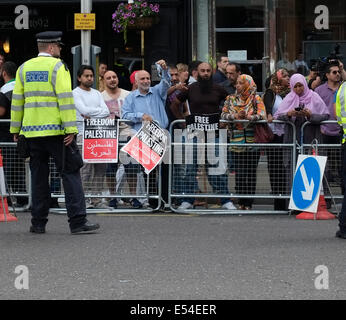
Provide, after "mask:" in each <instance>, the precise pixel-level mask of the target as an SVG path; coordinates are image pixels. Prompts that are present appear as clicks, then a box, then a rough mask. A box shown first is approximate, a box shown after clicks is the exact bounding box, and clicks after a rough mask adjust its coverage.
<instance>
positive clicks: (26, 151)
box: [17, 134, 30, 158]
mask: <svg viewBox="0 0 346 320" xmlns="http://www.w3.org/2000/svg"><path fill="white" fill-rule="evenodd" d="M17 152H18V155H19V156H20V157H21V158H28V157H30V148H29V144H28V141H27V139H26V138H25V136H23V135H22V134H21V135H19V136H18V141H17Z"/></svg>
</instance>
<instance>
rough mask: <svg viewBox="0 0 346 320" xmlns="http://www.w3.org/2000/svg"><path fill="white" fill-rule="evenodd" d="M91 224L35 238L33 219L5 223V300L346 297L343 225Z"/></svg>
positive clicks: (245, 219) (179, 220) (0, 229)
mask: <svg viewBox="0 0 346 320" xmlns="http://www.w3.org/2000/svg"><path fill="white" fill-rule="evenodd" d="M89 220H90V221H92V222H98V223H100V225H101V228H100V230H99V231H98V232H96V233H93V234H83V235H71V234H70V232H69V229H68V224H67V219H66V216H65V215H58V214H51V215H50V217H49V222H48V225H47V233H46V234H32V233H29V231H28V230H29V226H30V213H27V212H21V213H18V222H7V223H0V257H1V260H0V270H1V273H0V299H1V300H4V299H10V300H14V299H15V300H27V299H39V300H41V299H48V300H52V299H63V300H75V299H91V300H99V299H106V300H125V299H126V300H128V299H131V300H132V299H134V300H143V299H144V300H154V299H158V300H161V299H170V300H176V299H178V300H180V299H182V300H186V299H198V300H199V299H202V300H214V299H220V300H245V299H250V300H253V299H256V300H257V299H265V300H267V299H269V300H272V299H282V300H291V299H299V300H301V299H302V300H314V299H326V300H334V299H345V298H346V273H345V254H346V240H342V239H338V238H335V232H336V230H337V220H327V221H313V220H305V221H301V220H297V219H295V217H294V216H288V215H280V216H275V215H253V216H249V215H244V216H239V215H232V216H229V215H193V214H190V215H179V214H148V213H146V214H96V215H90V216H89ZM18 266H19V267H18ZM20 266H24V267H20ZM16 272H17V273H16ZM26 275H27V277H24V276H26Z"/></svg>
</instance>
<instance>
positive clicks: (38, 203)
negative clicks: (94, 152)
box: [27, 135, 87, 228]
mask: <svg viewBox="0 0 346 320" xmlns="http://www.w3.org/2000/svg"><path fill="white" fill-rule="evenodd" d="M63 140H64V136H62V135H61V136H50V137H39V138H28V139H27V141H28V145H29V149H30V171H31V185H32V210H31V215H32V220H31V222H32V225H33V226H45V225H46V223H47V221H48V219H47V218H48V213H49V207H50V200H51V197H50V187H49V159H50V156H51V157H52V158H53V160H54V162H55V165H56V168H57V170H58V172H59V173H60V174H61V177H62V182H63V186H64V192H65V203H66V209H67V216H68V222H69V224H70V228H75V227H79V226H81V225H83V224H84V223H85V222H86V221H87V220H86V207H85V198H84V191H83V186H82V180H81V177H80V173H79V169H77V170H76V171H74V172H65V171H64V170H62V169H63V161H65V159H66V158H67V157H71V151H70V149H69V148H65V146H64V142H63ZM63 148H65V152H64V150H63ZM64 155H65V157H66V158H64Z"/></svg>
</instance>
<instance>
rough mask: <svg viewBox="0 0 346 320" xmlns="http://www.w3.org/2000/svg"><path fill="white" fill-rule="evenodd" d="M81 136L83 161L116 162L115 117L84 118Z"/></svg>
mask: <svg viewBox="0 0 346 320" xmlns="http://www.w3.org/2000/svg"><path fill="white" fill-rule="evenodd" d="M83 138H84V139H83V160H84V162H87V163H116V162H118V121H117V120H116V119H109V118H107V119H85V120H84V130H83Z"/></svg>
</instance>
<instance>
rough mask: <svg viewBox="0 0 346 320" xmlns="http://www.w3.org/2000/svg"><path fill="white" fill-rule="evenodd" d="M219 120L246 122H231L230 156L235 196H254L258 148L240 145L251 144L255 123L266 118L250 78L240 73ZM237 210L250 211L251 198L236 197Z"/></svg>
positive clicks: (253, 140)
mask: <svg viewBox="0 0 346 320" xmlns="http://www.w3.org/2000/svg"><path fill="white" fill-rule="evenodd" d="M221 118H222V119H224V120H229V121H233V120H249V122H234V123H231V128H230V129H231V130H230V132H231V138H230V142H231V143H234V144H238V145H239V146H235V145H234V146H231V157H232V161H233V162H234V168H235V190H236V193H238V194H249V195H250V194H255V191H256V171H257V165H258V160H259V157H260V151H259V149H257V148H255V147H241V144H243V143H254V142H255V122H256V121H258V120H264V119H266V112H265V107H264V104H263V101H262V99H261V97H260V96H259V95H257V87H256V84H255V82H254V81H253V79H252V77H251V76H249V75H246V74H242V75H240V76H239V77H238V79H237V83H236V93H235V94H233V95H229V96H228V97H227V98H226V101H225V104H224V107H223V109H222V114H221ZM238 204H239V209H241V210H250V209H251V207H252V204H253V198H240V199H239V201H238Z"/></svg>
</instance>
